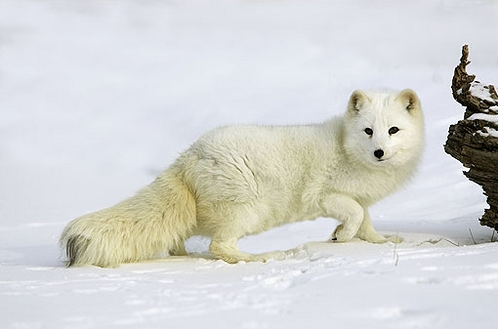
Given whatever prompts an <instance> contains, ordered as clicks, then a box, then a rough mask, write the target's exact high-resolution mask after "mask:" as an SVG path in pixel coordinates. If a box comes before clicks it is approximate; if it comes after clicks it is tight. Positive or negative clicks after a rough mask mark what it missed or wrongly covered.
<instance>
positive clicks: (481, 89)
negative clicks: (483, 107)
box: [470, 82, 498, 104]
mask: <svg viewBox="0 0 498 329" xmlns="http://www.w3.org/2000/svg"><path fill="white" fill-rule="evenodd" d="M470 93H471V94H472V96H474V97H477V98H479V99H481V100H483V101H487V102H489V103H491V104H496V103H497V102H498V100H497V99H494V98H493V97H491V93H490V91H489V85H486V84H483V83H480V82H472V84H471V86H470Z"/></svg>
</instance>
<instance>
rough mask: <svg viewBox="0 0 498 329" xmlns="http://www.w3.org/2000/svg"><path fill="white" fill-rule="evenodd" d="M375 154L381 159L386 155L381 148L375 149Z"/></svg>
mask: <svg viewBox="0 0 498 329" xmlns="http://www.w3.org/2000/svg"><path fill="white" fill-rule="evenodd" d="M374 155H375V157H376V158H377V159H380V158H382V157H383V156H384V151H383V150H381V149H378V150H375V151H374Z"/></svg>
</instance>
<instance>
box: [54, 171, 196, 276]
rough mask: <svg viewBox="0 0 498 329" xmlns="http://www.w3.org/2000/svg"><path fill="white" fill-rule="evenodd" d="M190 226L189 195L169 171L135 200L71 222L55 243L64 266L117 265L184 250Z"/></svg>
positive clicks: (192, 204) (176, 175)
mask: <svg viewBox="0 0 498 329" xmlns="http://www.w3.org/2000/svg"><path fill="white" fill-rule="evenodd" d="M195 225H196V205H195V199H194V196H193V195H192V193H191V192H190V190H189V189H188V187H187V186H186V185H185V183H184V182H183V181H182V179H181V176H180V175H179V172H178V170H175V168H170V169H168V170H167V171H165V172H164V173H162V174H161V175H159V176H158V177H157V179H156V180H155V181H154V182H153V183H151V184H150V185H149V186H147V187H145V188H144V189H142V190H140V191H139V192H138V193H137V194H136V195H135V196H133V197H131V198H129V199H127V200H124V201H123V202H121V203H118V204H117V205H115V206H113V207H110V208H107V209H103V210H100V211H97V212H94V213H91V214H88V215H85V216H82V217H80V218H77V219H75V220H73V221H72V222H71V223H69V224H68V225H67V226H66V228H65V229H64V231H63V232H62V235H61V238H60V244H61V247H62V248H63V249H64V250H65V251H66V254H67V257H68V262H67V265H68V266H73V265H74V266H78V265H96V266H102V267H116V266H118V265H119V264H120V263H127V262H137V261H141V260H146V259H151V258H153V257H155V256H157V255H158V254H161V253H167V252H170V251H172V250H183V243H184V241H185V239H187V238H188V237H189V236H190V235H191V233H192V229H193V228H194V227H195Z"/></svg>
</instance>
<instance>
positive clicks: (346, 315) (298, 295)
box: [0, 0, 498, 328]
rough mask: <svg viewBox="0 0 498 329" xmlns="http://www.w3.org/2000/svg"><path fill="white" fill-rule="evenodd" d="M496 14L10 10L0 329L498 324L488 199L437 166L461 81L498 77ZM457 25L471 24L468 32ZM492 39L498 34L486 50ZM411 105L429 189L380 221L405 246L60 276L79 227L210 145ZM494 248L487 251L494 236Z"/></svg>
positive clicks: (268, 245)
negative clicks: (464, 65)
mask: <svg viewBox="0 0 498 329" xmlns="http://www.w3.org/2000/svg"><path fill="white" fill-rule="evenodd" d="M497 10H498V5H497V4H496V3H495V2H492V1H478V0H455V1H446V0H441V1H429V0H425V1H397V2H394V1H389V0H382V1H364V0H353V1H347V2H345V1H324V0H310V1H304V0H303V1H297V0H295V1H235V0H234V1H228V0H224V1H223V0H213V1H209V2H207V1H201V0H188V1H179V0H172V1H164V2H163V1H159V0H149V1H138V0H123V1H111V0H100V1H97V0H90V1H62V0H37V1H36V0H17V1H9V0H0V159H1V161H0V182H1V184H0V304H1V305H2V316H1V317H0V327H1V328H199V327H205V328H212V327H217V328H303V327H325V328H326V327H337V328H469V327H476V326H478V327H482V328H490V327H494V326H495V325H496V323H497V322H498V315H497V313H496V308H497V306H498V244H496V243H491V241H492V240H496V234H494V233H493V230H491V229H489V228H487V227H481V226H480V225H479V223H478V220H477V219H478V218H479V217H480V216H481V215H482V212H483V209H484V208H486V207H487V205H486V203H485V197H484V196H483V194H482V191H481V189H480V187H478V186H477V185H475V184H473V183H471V182H469V181H468V180H467V179H466V178H465V177H464V176H463V175H462V173H461V171H462V166H461V165H460V164H459V163H458V162H457V161H456V160H454V159H452V158H451V157H450V156H448V155H446V154H445V153H444V152H443V149H442V145H443V144H444V142H445V140H446V135H447V129H448V126H449V125H450V124H452V123H455V122H456V121H458V120H459V119H460V118H462V117H463V112H464V109H463V108H461V107H460V106H459V105H458V104H457V103H456V102H455V101H454V100H453V99H452V96H451V91H450V88H449V86H450V84H451V77H452V74H453V68H454V66H455V65H457V64H458V60H459V58H460V51H461V47H462V45H463V44H469V48H470V58H471V60H472V74H476V75H477V76H478V77H479V79H481V80H482V81H489V82H493V79H494V80H496V77H497V76H498V66H497V63H498V45H497V44H496V43H493V42H490V41H489V37H488V36H489V35H493V31H498V21H497V20H496V19H494V18H495V14H496V12H497ZM462 22H464V23H465V24H462ZM495 34H496V33H495ZM384 87H387V88H396V89H402V88H407V87H409V88H413V89H414V90H416V91H417V93H418V94H419V96H420V98H421V100H422V103H423V106H424V111H425V115H426V122H427V128H426V133H427V149H426V153H425V157H424V160H423V164H422V168H421V170H420V173H419V174H418V176H417V177H416V178H415V179H414V180H413V182H412V183H411V184H410V185H409V186H408V187H407V188H406V189H404V190H403V191H401V192H399V193H397V194H395V195H393V196H392V197H390V198H388V199H386V200H384V201H382V202H380V203H379V204H377V205H375V206H374V207H372V209H371V214H372V218H373V221H374V224H375V226H376V227H377V228H378V229H379V230H380V231H382V232H384V233H385V234H398V235H399V236H401V237H403V238H404V239H405V240H404V242H402V243H399V244H396V245H394V244H382V245H375V244H369V243H366V242H361V241H352V242H350V243H344V244H339V243H328V242H325V241H326V240H327V239H328V238H329V235H330V233H331V232H332V231H333V230H334V228H335V226H336V225H337V222H336V221H335V220H333V219H323V218H321V219H318V220H316V221H311V222H303V223H296V224H292V225H288V226H284V227H280V228H277V229H274V230H271V231H269V232H265V233H263V234H260V235H258V236H252V237H247V238H245V239H243V240H242V241H240V247H241V249H243V250H245V251H249V252H263V251H271V250H275V249H292V250H293V253H292V256H291V257H289V259H287V260H285V261H273V262H269V263H266V264H260V263H247V264H245V263H240V264H236V265H228V264H226V263H223V262H221V261H215V260H212V259H210V258H209V254H208V253H207V245H208V243H209V241H207V239H205V238H192V239H190V240H189V241H188V249H189V250H190V251H191V252H193V253H195V254H196V255H197V257H195V258H176V257H172V258H165V259H159V260H155V261H150V262H144V263H139V264H129V265H123V266H121V267H119V268H117V269H101V268H95V267H83V268H70V269H67V268H65V267H64V266H63V264H62V262H61V259H60V252H59V249H58V246H57V239H58V236H59V234H60V232H61V230H62V229H63V227H64V226H65V225H66V224H67V223H68V222H69V221H70V220H71V219H73V218H75V217H77V216H79V215H81V214H84V213H86V212H89V211H93V210H97V209H100V208H103V207H106V206H109V205H111V204H113V203H115V202H117V201H119V200H121V199H123V198H124V197H126V196H129V195H131V194H133V193H134V191H136V190H137V189H139V188H140V187H142V186H144V185H146V184H147V183H148V182H150V181H151V180H152V179H153V178H154V176H155V175H156V174H157V173H158V172H160V171H161V170H162V169H164V168H165V167H166V166H167V165H168V164H170V163H171V162H172V161H173V160H174V159H175V157H176V156H177V155H178V153H179V152H181V151H182V150H183V149H185V148H186V147H188V145H190V144H191V143H192V142H194V141H195V140H196V138H197V137H199V136H200V135H201V134H202V133H203V132H205V131H207V130H209V129H211V128H213V127H216V126H220V125H226V124H235V123H240V124H246V123H257V124H299V123H308V122H319V121H323V120H325V119H327V118H328V117H330V116H331V115H337V114H340V113H342V111H343V110H344V107H345V104H346V102H347V99H348V97H349V95H350V93H351V92H352V91H353V90H354V89H357V88H365V89H375V88H384ZM493 234H494V236H493Z"/></svg>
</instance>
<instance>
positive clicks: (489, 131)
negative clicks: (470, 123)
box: [476, 127, 498, 138]
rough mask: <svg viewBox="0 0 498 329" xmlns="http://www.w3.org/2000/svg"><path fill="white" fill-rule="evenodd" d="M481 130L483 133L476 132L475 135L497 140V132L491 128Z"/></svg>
mask: <svg viewBox="0 0 498 329" xmlns="http://www.w3.org/2000/svg"><path fill="white" fill-rule="evenodd" d="M483 129H484V130H485V131H482V130H478V131H477V132H476V133H477V134H479V135H481V136H482V137H488V136H491V137H493V138H498V130H496V129H494V128H491V127H484V128H483Z"/></svg>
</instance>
